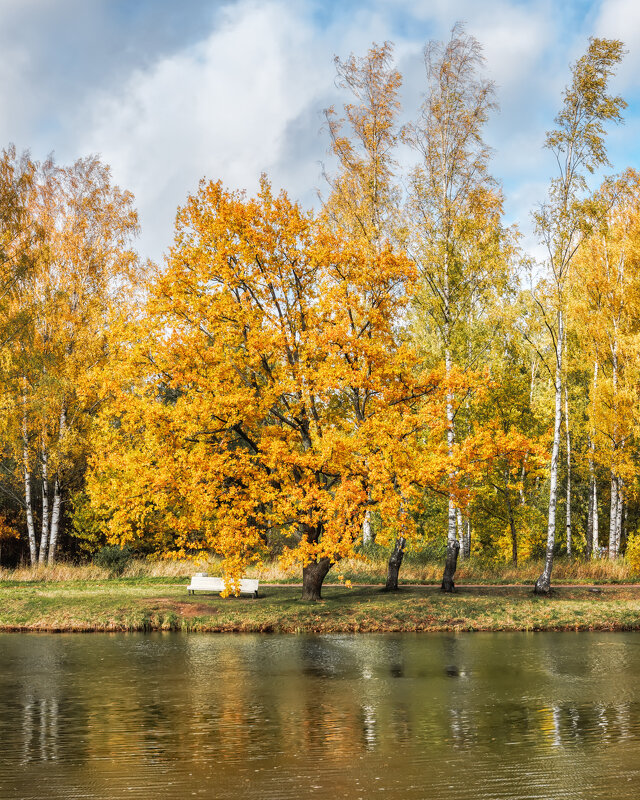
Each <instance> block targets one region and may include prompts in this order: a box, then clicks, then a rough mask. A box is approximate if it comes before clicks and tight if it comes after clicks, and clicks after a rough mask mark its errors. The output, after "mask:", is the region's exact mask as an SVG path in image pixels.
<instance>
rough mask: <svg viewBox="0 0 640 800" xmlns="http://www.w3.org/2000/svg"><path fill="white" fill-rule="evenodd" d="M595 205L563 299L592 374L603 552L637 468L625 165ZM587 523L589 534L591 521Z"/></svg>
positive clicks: (632, 198)
mask: <svg viewBox="0 0 640 800" xmlns="http://www.w3.org/2000/svg"><path fill="white" fill-rule="evenodd" d="M595 204H596V207H597V208H599V209H601V213H600V214H599V220H598V224H597V226H596V228H595V229H594V230H593V232H592V233H591V235H590V236H589V237H588V238H587V239H586V240H585V242H584V243H583V245H582V247H581V249H580V252H579V253H578V255H577V256H576V269H575V280H574V285H573V286H572V287H571V289H572V292H571V296H570V303H571V307H572V308H573V309H574V313H575V317H576V327H577V328H578V331H579V335H580V341H581V350H582V352H583V354H584V353H587V354H588V356H589V358H590V361H591V365H592V368H591V372H592V374H593V380H592V382H591V387H590V388H591V390H592V391H591V393H590V395H591V396H590V402H589V412H590V433H591V437H590V453H589V455H590V470H589V472H590V479H591V495H592V500H591V503H592V504H593V505H592V510H591V514H592V515H593V509H594V508H597V505H596V503H597V493H596V489H595V469H594V462H595V463H597V464H600V465H601V466H603V467H605V468H606V470H607V471H608V473H609V480H610V486H611V493H610V514H609V546H608V552H609V557H610V558H616V557H617V556H618V554H619V552H620V541H621V533H622V518H623V508H624V502H625V491H626V489H627V487H630V486H631V484H632V481H633V479H634V477H635V472H636V469H635V465H634V462H633V458H632V447H633V442H634V438H635V437H634V433H635V424H636V413H635V395H636V390H637V386H638V382H639V381H640V374H639V372H638V368H637V363H638V347H639V344H640V341H639V334H640V329H639V327H638V315H639V313H640V308H639V303H640V284H639V282H638V273H637V270H636V269H635V265H636V264H637V261H638V257H639V255H640V175H638V173H637V172H636V171H634V170H631V169H629V170H627V171H626V172H625V173H623V174H622V175H621V176H620V177H618V178H617V179H615V180H613V179H611V180H608V181H605V183H604V184H603V186H602V188H601V189H600V191H599V192H598V193H597V195H596V198H595ZM591 530H592V534H591V535H592V537H593V523H592V528H591ZM596 530H597V528H596ZM596 546H597V542H596Z"/></svg>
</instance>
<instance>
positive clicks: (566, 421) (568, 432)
mask: <svg viewBox="0 0 640 800" xmlns="http://www.w3.org/2000/svg"><path fill="white" fill-rule="evenodd" d="M564 428H565V432H566V435H567V517H566V519H567V522H566V535H567V555H568V556H569V557H571V555H572V544H573V542H572V530H571V429H570V427H569V387H568V386H567V385H566V384H565V387H564Z"/></svg>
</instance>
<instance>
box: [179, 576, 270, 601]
mask: <svg viewBox="0 0 640 800" xmlns="http://www.w3.org/2000/svg"><path fill="white" fill-rule="evenodd" d="M258 583H259V581H258V580H257V579H256V578H242V580H241V581H240V594H252V595H253V596H254V597H257V596H258ZM222 591H224V580H223V579H222V578H211V577H209V576H208V575H194V576H193V577H192V578H191V583H190V584H189V585H188V586H187V592H188V594H193V593H194V592H222Z"/></svg>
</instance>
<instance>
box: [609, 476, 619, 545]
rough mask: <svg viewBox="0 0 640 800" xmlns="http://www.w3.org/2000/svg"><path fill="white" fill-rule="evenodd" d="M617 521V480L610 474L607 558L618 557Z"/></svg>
mask: <svg viewBox="0 0 640 800" xmlns="http://www.w3.org/2000/svg"><path fill="white" fill-rule="evenodd" d="M617 521H618V478H617V477H616V475H615V474H614V473H613V472H612V473H611V503H610V506H609V558H611V559H613V558H617V557H618V549H617V544H616V542H617V537H616V526H617Z"/></svg>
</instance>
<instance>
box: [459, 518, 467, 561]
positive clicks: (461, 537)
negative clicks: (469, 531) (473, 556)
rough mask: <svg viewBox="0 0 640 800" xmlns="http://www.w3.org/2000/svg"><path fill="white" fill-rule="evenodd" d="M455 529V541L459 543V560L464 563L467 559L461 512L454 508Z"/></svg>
mask: <svg viewBox="0 0 640 800" xmlns="http://www.w3.org/2000/svg"><path fill="white" fill-rule="evenodd" d="M456 528H457V539H458V541H459V542H460V558H461V559H462V560H463V561H464V560H465V558H466V557H467V554H466V552H465V548H464V524H463V521H462V511H461V510H460V509H459V508H456Z"/></svg>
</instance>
